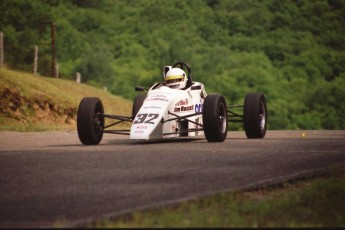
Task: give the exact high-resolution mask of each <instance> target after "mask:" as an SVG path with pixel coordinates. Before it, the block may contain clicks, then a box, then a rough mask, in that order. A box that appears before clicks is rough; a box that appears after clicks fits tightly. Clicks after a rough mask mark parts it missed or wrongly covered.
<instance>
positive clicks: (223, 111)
mask: <svg viewBox="0 0 345 230" xmlns="http://www.w3.org/2000/svg"><path fill="white" fill-rule="evenodd" d="M202 117H203V126H204V133H205V137H206V139H207V141H208V142H222V141H224V140H225V138H226V136H227V134H228V113H227V107H226V102H225V99H224V97H223V96H222V95H220V94H210V95H208V96H207V97H206V98H205V101H204V105H203V112H202Z"/></svg>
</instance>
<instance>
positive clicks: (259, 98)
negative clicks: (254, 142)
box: [243, 93, 267, 138]
mask: <svg viewBox="0 0 345 230" xmlns="http://www.w3.org/2000/svg"><path fill="white" fill-rule="evenodd" d="M243 115H244V119H243V121H244V130H245V132H246V136H247V137H248V138H263V137H264V136H265V135H266V129H267V107H266V99H265V96H264V95H263V94H261V93H249V94H247V95H246V97H245V100H244V108H243Z"/></svg>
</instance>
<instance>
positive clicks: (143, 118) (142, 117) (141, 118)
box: [133, 113, 159, 124]
mask: <svg viewBox="0 0 345 230" xmlns="http://www.w3.org/2000/svg"><path fill="white" fill-rule="evenodd" d="M158 116H159V114H158V113H140V114H138V115H137V117H136V118H137V119H135V120H134V122H133V123H134V124H141V123H147V124H154V122H153V120H155V119H156V118H157V117H158Z"/></svg>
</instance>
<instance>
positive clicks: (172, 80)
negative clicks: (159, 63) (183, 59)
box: [165, 68, 188, 89]
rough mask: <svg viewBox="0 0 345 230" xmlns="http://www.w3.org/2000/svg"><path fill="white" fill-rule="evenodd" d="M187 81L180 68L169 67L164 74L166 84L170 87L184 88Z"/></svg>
mask: <svg viewBox="0 0 345 230" xmlns="http://www.w3.org/2000/svg"><path fill="white" fill-rule="evenodd" d="M187 81H188V77H187V74H186V73H185V72H184V71H183V70H182V69H180V68H171V69H170V70H169V71H168V72H167V73H166V75H165V83H166V86H168V87H169V88H172V89H184V88H186V86H187Z"/></svg>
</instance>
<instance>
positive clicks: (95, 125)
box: [77, 97, 104, 145]
mask: <svg viewBox="0 0 345 230" xmlns="http://www.w3.org/2000/svg"><path fill="white" fill-rule="evenodd" d="M103 113H104V109H103V104H102V102H101V100H100V99H99V98H97V97H85V98H83V99H82V100H81V101H80V103H79V107H78V114H77V130H78V136H79V140H80V141H81V142H82V143H83V144H84V145H97V144H99V142H101V140H102V137H103V129H104V117H103Z"/></svg>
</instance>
